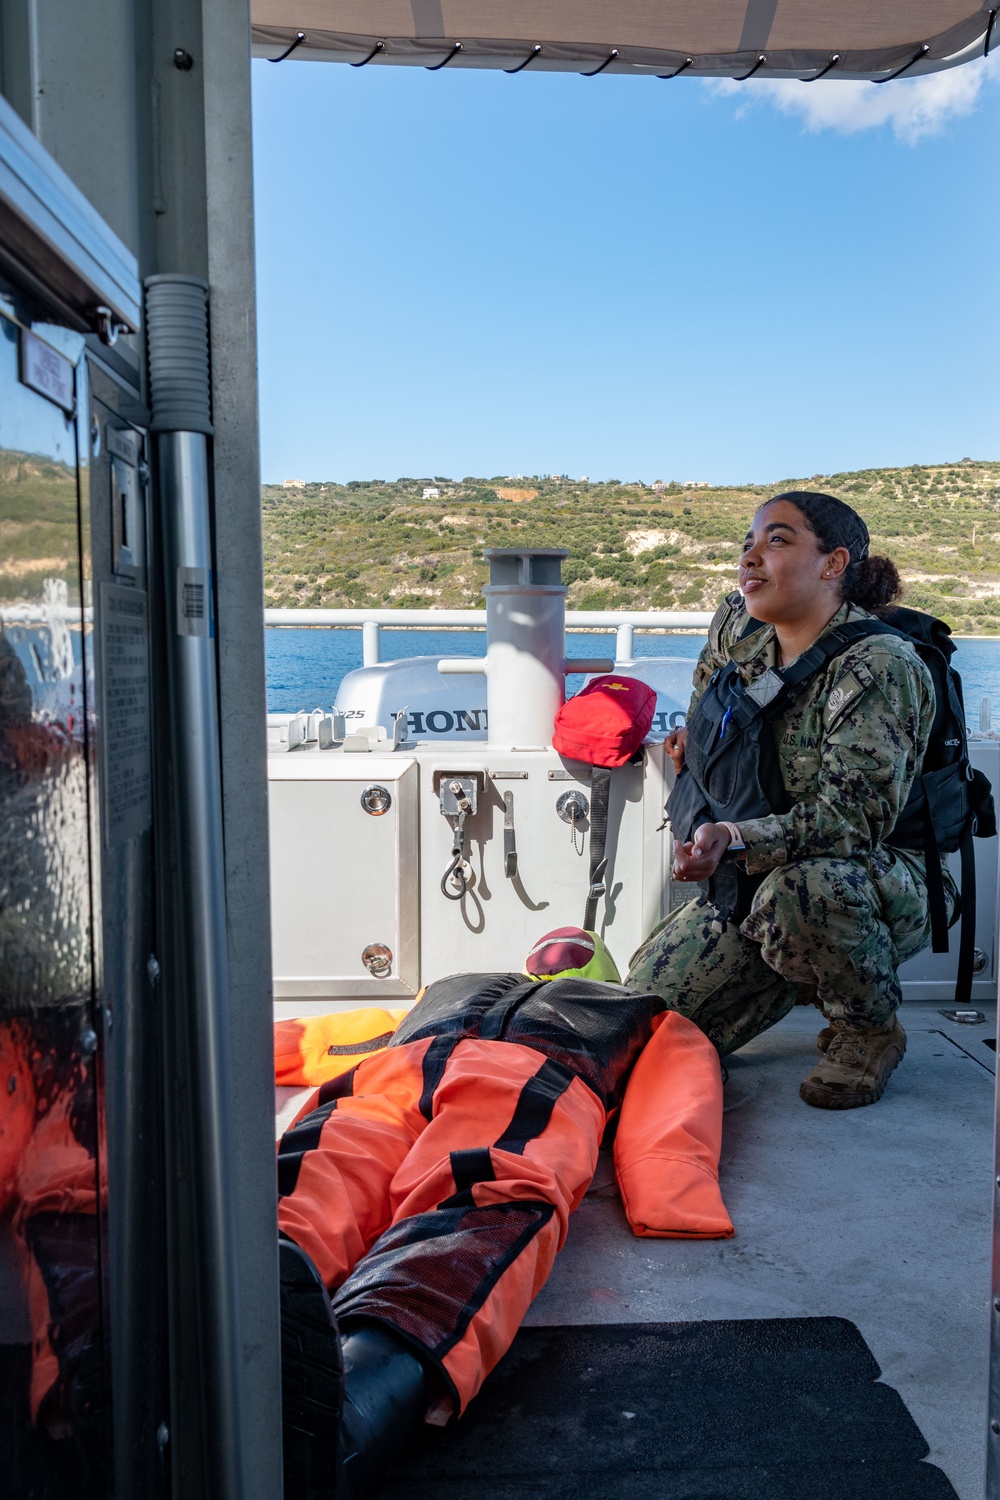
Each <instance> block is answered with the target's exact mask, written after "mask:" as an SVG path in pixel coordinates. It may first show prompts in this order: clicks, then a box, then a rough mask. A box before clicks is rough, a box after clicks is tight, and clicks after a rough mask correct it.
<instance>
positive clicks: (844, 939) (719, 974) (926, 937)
mask: <svg viewBox="0 0 1000 1500" xmlns="http://www.w3.org/2000/svg"><path fill="white" fill-rule="evenodd" d="M945 891H946V899H947V900H948V903H949V908H950V911H949V915H950V914H951V913H953V912H954V910H955V906H956V903H957V892H956V889H955V886H954V883H953V881H952V880H951V876H950V874H949V873H948V871H947V870H946V871H945ZM717 916H718V913H717V910H716V908H715V907H714V906H712V905H711V904H710V903H709V902H708V901H707V900H705V899H704V898H702V899H699V900H696V901H690V902H688V904H687V905H686V906H682V907H681V908H680V909H679V910H678V911H675V912H671V914H670V916H669V917H667V919H666V921H664V922H661V923H660V925H659V926H658V927H656V928H654V930H653V931H652V933H650V935H649V937H648V938H647V939H646V941H645V942H644V943H643V945H642V947H641V948H640V949H639V950H638V952H637V953H635V954H634V956H633V958H632V962H631V965H630V967H629V973H628V980H627V982H628V983H629V984H630V985H634V986H635V987H636V988H641V989H648V990H653V991H655V992H656V993H657V994H659V995H662V996H663V997H664V999H665V1000H666V1002H667V1004H668V1006H669V1007H670V1009H671V1010H676V1011H679V1012H680V1013H681V1015H683V1016H688V1017H689V1018H690V1019H691V1020H692V1021H694V1022H695V1024H696V1025H697V1026H700V1027H701V1029H702V1031H704V1033H705V1034H706V1036H707V1037H708V1038H709V1039H710V1040H711V1041H712V1042H714V1043H715V1045H716V1046H717V1047H718V1049H719V1051H720V1053H722V1055H723V1056H725V1054H726V1053H727V1052H735V1051H736V1049H737V1048H738V1047H742V1046H743V1045H744V1043H745V1042H748V1041H750V1039H751V1037H755V1036H757V1035H758V1034H759V1033H760V1032H762V1031H766V1030H767V1028H768V1027H769V1026H773V1025H774V1024H775V1022H776V1021H780V1020H781V1018H782V1016H784V1015H787V1013H788V1011H790V1010H791V1008H792V1006H793V1005H796V1004H799V1005H802V1004H815V1005H818V1006H819V1007H820V1009H821V1010H822V1011H823V1013H824V1014H825V1015H826V1016H827V1018H828V1019H829V1020H845V1021H852V1022H855V1023H859V1024H861V1025H866V1024H867V1025H872V1026H885V1025H888V1023H889V1022H890V1021H891V1019H892V1016H893V1014H894V1012H895V1011H896V1009H897V1007H898V1005H899V1002H900V989H899V980H898V979H897V977H896V968H897V965H898V964H900V963H902V962H903V961H904V960H905V959H908V958H912V957H913V956H914V954H917V953H919V952H920V951H921V949H923V948H926V946H927V944H928V943H929V942H930V918H929V914H928V907H927V887H926V883H925V878H924V866H923V861H922V860H921V859H920V858H919V857H917V856H915V855H910V854H900V853H899V851H898V850H893V851H890V850H888V849H882V848H879V849H876V851H875V853H874V855H872V857H871V858H870V859H866V860H848V859H803V860H797V861H796V862H794V863H793V864H787V865H782V866H781V867H780V869H777V870H772V871H771V872H770V873H769V874H768V875H766V876H765V878H764V881H763V883H762V884H761V886H760V888H759V889H758V891H757V893H756V895H755V897H754V902H753V907H752V909H751V912H750V915H749V916H748V917H747V919H746V920H745V921H744V922H743V923H742V925H741V926H737V925H736V924H735V923H733V922H730V923H728V924H727V925H726V926H725V927H723V926H722V925H721V924H720V923H719V922H718V920H717Z"/></svg>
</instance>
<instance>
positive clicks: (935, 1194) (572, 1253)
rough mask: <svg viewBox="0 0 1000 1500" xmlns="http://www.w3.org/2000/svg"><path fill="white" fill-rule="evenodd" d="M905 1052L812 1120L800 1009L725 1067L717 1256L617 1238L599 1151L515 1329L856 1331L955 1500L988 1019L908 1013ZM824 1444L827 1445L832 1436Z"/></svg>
mask: <svg viewBox="0 0 1000 1500" xmlns="http://www.w3.org/2000/svg"><path fill="white" fill-rule="evenodd" d="M902 1019H903V1023H904V1025H905V1027H906V1031H907V1036H908V1041H909V1048H908V1052H907V1056H906V1059H905V1060H904V1062H903V1064H902V1065H901V1066H900V1068H899V1069H898V1070H897V1072H896V1073H895V1075H894V1076H893V1078H892V1080H891V1082H890V1084H889V1088H888V1090H887V1091H886V1094H885V1096H884V1097H883V1099H882V1100H881V1101H880V1102H879V1103H878V1104H877V1105H875V1106H873V1107H871V1108H868V1109H860V1110H847V1111H843V1112H832V1111H826V1110H817V1109H812V1108H810V1107H809V1106H808V1105H805V1104H803V1103H802V1102H801V1101H800V1099H799V1097H798V1084H799V1081H800V1079H801V1078H802V1077H803V1076H804V1074H805V1072H806V1070H807V1068H808V1067H809V1065H810V1063H811V1062H812V1061H813V1060H814V1059H815V1058H816V1056H817V1054H816V1051H815V1045H814V1038H815V1035H816V1031H817V1030H818V1027H819V1025H821V1024H822V1022H821V1018H820V1017H819V1015H818V1013H817V1012H816V1011H814V1010H812V1009H798V1010H796V1011H794V1012H793V1013H792V1014H791V1015H790V1016H788V1017H787V1018H786V1020H785V1021H783V1022H782V1023H781V1025H780V1026H777V1027H775V1028H774V1030H773V1031H771V1032H769V1033H767V1034H766V1035H765V1036H762V1037H758V1038H757V1040H756V1041H755V1042H753V1043H751V1044H750V1045H749V1046H747V1047H746V1048H744V1049H743V1051H742V1052H740V1053H739V1054H738V1055H737V1056H735V1057H733V1058H730V1059H728V1067H729V1075H730V1078H729V1083H728V1084H727V1087H726V1117H725V1132H724V1143H723V1157H722V1173H721V1180H722V1187H723V1192H724V1195H725V1198H726V1203H727V1206H728V1208H729V1211H730V1213H731V1215H732V1218H733V1221H734V1223H735V1225H736V1235H735V1237H734V1238H733V1239H732V1240H729V1241H701V1242H687V1241H680V1240H651V1239H642V1240H639V1239H636V1238H634V1237H633V1235H632V1234H631V1232H630V1231H629V1229H628V1226H627V1224H626V1222H625V1219H624V1216H623V1214H622V1210H621V1204H620V1202H619V1200H618V1195H617V1192H616V1190H615V1187H614V1178H613V1172H612V1167H611V1159H610V1155H609V1154H608V1153H602V1158H601V1165H600V1166H599V1168H598V1173H597V1176H596V1177H595V1181H594V1186H593V1188H592V1189H591V1191H590V1193H589V1194H588V1196H587V1198H586V1199H585V1201H584V1203H583V1205H582V1206H581V1208H580V1210H579V1212H578V1213H577V1214H576V1215H575V1217H574V1219H573V1221H572V1222H571V1225H570V1233H569V1238H568V1241H567V1244H566V1248H565V1250H564V1251H563V1253H562V1255H561V1256H560V1257H559V1259H558V1260H557V1262H556V1266H555V1269H554V1271H553V1273H552V1276H551V1277H550V1279H549V1283H548V1285H547V1286H546V1287H545V1288H544V1290H543V1291H542V1293H541V1295H540V1296H539V1297H538V1298H537V1300H536V1301H535V1303H534V1305H533V1307H532V1308H531V1311H530V1313H529V1315H528V1319H527V1321H528V1322H529V1323H533V1324H536V1325H546V1324H555V1325H558V1324H585V1323H622V1322H630V1321H636V1322H643V1321H649V1322H677V1321H685V1320H695V1321H698V1320H705V1319H724V1318H775V1317H818V1316H835V1317H841V1318H848V1319H850V1320H851V1321H852V1322H854V1323H856V1324H857V1326H858V1328H859V1329H860V1331H861V1333H862V1335H863V1337H864V1338H865V1340H866V1341H867V1343H868V1345H869V1347H870V1348H871V1350H872V1352H873V1353H874V1355H875V1358H876V1359H877V1361H878V1363H879V1365H880V1366H881V1369H882V1376H883V1379H884V1380H885V1381H886V1382H887V1383H888V1384H890V1385H892V1386H894V1387H895V1388H896V1389H897V1390H898V1391H899V1393H900V1395H901V1396H902V1398H903V1400H904V1401H905V1402H906V1405H907V1406H908V1408H909V1410H910V1412H911V1413H912V1415H913V1417H914V1419H915V1420H916V1422H917V1424H918V1426H919V1427H920V1428H921V1430H922V1432H923V1434H924V1436H925V1438H926V1439H927V1441H928V1443H929V1445H930V1459H931V1460H932V1461H933V1462H934V1463H936V1464H938V1465H939V1466H940V1467H941V1468H942V1469H943V1470H944V1471H945V1473H946V1474H947V1475H948V1477H949V1478H950V1479H951V1481H952V1483H953V1484H954V1486H955V1488H956V1490H957V1491H958V1494H959V1496H960V1497H961V1500H981V1497H982V1493H983V1470H984V1462H985V1459H984V1453H985V1426H986V1423H985V1411H986V1371H987V1336H988V1310H989V1289H990V1287H989V1264H990V1213H991V1205H992V1153H993V1093H994V1076H993V1075H994V1071H995V1053H994V1052H993V1051H991V1050H990V1049H989V1048H988V1047H987V1046H986V1045H985V1044H984V1038H987V1037H995V1036H996V1021H995V1017H993V1016H989V1017H988V1018H987V1020H986V1022H985V1023H983V1024H981V1025H975V1026H963V1025H956V1024H954V1023H952V1022H949V1021H946V1020H945V1019H944V1018H943V1017H942V1016H941V1015H940V1013H939V1011H938V1009H937V1007H936V1005H932V1004H920V1005H911V1006H907V1007H905V1009H904V1012H903V1014H902ZM831 1442H836V1433H831Z"/></svg>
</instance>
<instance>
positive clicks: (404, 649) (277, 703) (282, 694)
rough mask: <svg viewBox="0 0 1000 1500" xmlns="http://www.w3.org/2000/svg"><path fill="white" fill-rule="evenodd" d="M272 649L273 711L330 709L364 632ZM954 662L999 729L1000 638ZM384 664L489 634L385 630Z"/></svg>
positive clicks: (669, 640) (298, 635)
mask: <svg viewBox="0 0 1000 1500" xmlns="http://www.w3.org/2000/svg"><path fill="white" fill-rule="evenodd" d="M264 636H265V643H266V649H267V707H268V712H269V713H297V712H298V711H299V710H300V709H313V708H326V709H328V708H330V706H331V705H332V703H333V701H334V699H335V697H336V695H337V689H338V687H339V686H340V682H341V679H342V678H343V677H344V675H345V673H347V672H352V671H353V670H354V669H355V667H360V666H361V665H362V657H361V631H360V629H357V630H355V629H347V630H340V629H338V630H323V629H315V628H311V629H298V628H289V629H284V628H277V627H272V628H269V629H268V630H266V631H265V632H264ZM566 642H567V649H568V652H569V654H571V655H574V656H612V657H613V656H614V654H615V637H614V634H613V632H608V633H607V634H604V633H603V632H602V633H595V632H592V631H586V632H581V631H567V632H566ZM704 644H705V636H703V635H678V634H674V633H671V634H669V635H640V634H639V633H638V632H636V635H635V654H636V656H637V657H638V656H682V657H687V658H690V661H691V664H692V667H693V665H694V661H695V658H696V657H697V655H698V653H699V652H700V650H701V648H702V646H703V645H704ZM956 645H957V647H958V649H957V651H956V653H955V656H954V657H953V662H954V665H955V666H956V667H957V668H958V670H959V672H960V673H961V674H962V682H963V685H964V688H965V707H966V714H967V717H968V723H969V728H970V729H978V728H979V706H980V702H981V700H982V699H983V698H984V697H988V698H990V699H991V700H992V727H993V729H996V730H1000V639H980V640H977V639H974V638H965V639H960V640H958V641H957V642H956ZM381 651H382V659H383V661H394V660H399V659H401V658H405V657H410V656H485V654H486V634H485V632H484V631H481V630H391V629H383V630H382V633H381ZM582 682H583V678H582V677H569V678H567V679H566V686H567V691H568V692H570V693H573V692H575V691H577V689H578V688H579V687H580V685H581V684H582Z"/></svg>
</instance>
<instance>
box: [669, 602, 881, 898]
mask: <svg viewBox="0 0 1000 1500" xmlns="http://www.w3.org/2000/svg"><path fill="white" fill-rule="evenodd" d="M761 624H762V622H761V621H759V620H750V621H748V624H747V627H746V629H745V630H744V631H743V635H742V636H741V639H743V638H744V637H745V636H748V635H750V634H752V633H753V631H755V630H759V629H760V628H761ZM901 634H903V632H902V631H899V630H894V629H892V628H891V627H890V626H888V625H885V624H883V623H882V622H881V621H880V620H852V621H848V622H846V623H845V624H843V625H837V626H834V628H833V629H832V630H829V631H828V632H827V633H826V634H825V635H824V636H822V637H821V638H820V640H818V641H816V642H815V644H814V645H812V646H810V648H809V650H808V651H804V652H803V653H802V655H801V656H798V657H796V659H795V661H793V662H792V663H791V665H790V666H787V667H782V668H776V667H771V668H769V669H768V670H767V671H766V672H764V673H763V674H762V676H760V677H758V678H756V679H755V681H753V682H751V683H749V684H748V683H744V681H743V678H742V677H741V676H740V673H739V670H738V668H737V666H736V663H735V662H734V661H728V662H726V664H725V665H724V666H722V667H720V668H719V669H718V671H716V672H715V673H713V675H712V677H711V678H710V679H709V682H708V686H707V687H706V688H705V691H704V692H703V693H702V695H701V697H700V699H699V700H698V702H697V703H696V705H695V708H694V711H693V713H692V714H691V717H690V718H689V719H688V723H687V747H686V749H685V755H684V760H685V765H684V770H683V771H682V772H681V774H680V776H679V777H678V779H677V783H676V785H675V786H674V789H673V791H672V792H671V793H670V798H669V800H668V802H667V817H668V819H669V821H670V826H671V828H672V830H673V834H674V838H675V839H678V840H680V841H681V842H683V843H687V842H689V841H690V840H691V839H692V838H693V837H694V830H695V829H696V828H697V827H698V826H699V824H701V823H718V822H726V823H737V824H739V823H742V822H743V820H744V819H747V818H766V817H768V816H770V815H772V814H774V813H783V812H787V811H788V809H789V808H790V806H791V803H790V802H789V800H788V793H787V792H786V791H785V784H784V781H783V780H782V776H781V764H780V761H779V759H778V749H777V746H776V744H775V741H774V734H773V731H772V729H771V725H772V723H773V721H774V720H775V719H776V718H777V717H778V716H779V715H780V714H782V713H784V712H785V711H786V710H787V709H788V708H789V707H790V705H791V704H792V703H794V701H795V699H796V698H797V697H798V696H799V694H800V693H801V692H802V691H803V689H804V687H805V685H806V683H807V682H809V680H810V679H811V678H812V677H814V676H815V675H816V673H817V672H819V671H821V670H822V669H823V668H824V667H825V666H826V665H827V663H828V662H829V661H832V659H833V658H834V657H835V656H839V655H840V653H841V652H842V651H845V650H846V649H847V648H848V646H852V645H854V643H855V642H856V641H859V640H862V639H864V638H865V637H866V636H870V635H901ZM763 879H764V876H763V875H748V874H747V872H746V870H745V869H744V868H743V865H742V862H740V861H737V860H734V859H731V858H726V857H724V858H723V861H722V863H721V864H720V865H719V868H718V869H717V870H716V872H715V874H714V875H713V876H712V877H711V879H709V880H707V881H702V882H700V885H701V890H702V892H703V894H704V895H705V896H707V898H708V899H709V900H710V901H711V902H712V903H713V904H714V905H715V906H717V907H718V908H719V915H720V918H721V920H722V921H723V922H725V921H734V922H742V921H743V919H744V917H746V916H748V915H749V912H750V905H751V902H752V901H753V897H754V893H755V891H756V890H757V888H758V886H759V885H760V883H761V881H762V880H763Z"/></svg>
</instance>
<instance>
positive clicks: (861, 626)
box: [733, 620, 902, 729]
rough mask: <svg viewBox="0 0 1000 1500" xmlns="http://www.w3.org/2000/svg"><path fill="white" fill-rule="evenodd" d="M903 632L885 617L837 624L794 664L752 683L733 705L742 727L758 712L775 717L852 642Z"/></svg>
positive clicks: (739, 726)
mask: <svg viewBox="0 0 1000 1500" xmlns="http://www.w3.org/2000/svg"><path fill="white" fill-rule="evenodd" d="M901 634H902V632H901V631H899V630H896V629H894V628H893V626H891V625H886V624H885V622H884V621H882V620H846V621H845V622H844V624H843V625H836V626H834V628H833V629H832V630H829V631H827V633H826V635H823V636H821V637H820V638H819V640H818V641H815V642H814V643H813V644H812V645H811V646H810V647H809V650H808V651H803V653H802V655H801V656H797V657H796V658H795V660H794V661H793V662H792V663H791V665H790V666H787V667H769V668H768V670H767V671H766V672H764V673H762V675H761V676H760V677H758V678H757V679H756V681H754V682H751V683H748V684H747V687H746V691H745V692H744V693H743V694H742V695H741V697H740V701H739V703H738V704H736V705H735V706H734V708H733V721H734V723H735V724H736V725H737V726H738V728H740V729H745V728H746V726H747V725H748V724H750V723H752V721H753V720H754V719H755V718H756V717H757V715H758V714H766V716H767V717H768V718H769V719H770V718H775V717H776V716H777V715H778V714H779V713H780V712H781V710H782V708H784V706H785V705H786V704H787V703H789V702H793V701H794V700H795V699H796V698H797V697H798V696H799V694H800V692H801V691H802V689H803V687H804V686H805V685H806V683H807V682H808V681H809V680H810V678H812V677H815V676H816V674H817V672H820V671H822V670H823V668H824V667H825V666H827V664H828V663H829V662H831V661H832V660H833V658H834V657H835V656H839V655H840V654H841V652H842V651H846V650H847V649H848V647H849V646H853V645H854V644H855V643H856V642H857V641H863V640H865V639H866V638H867V637H868V636H872V635H895V636H899V635H901Z"/></svg>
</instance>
